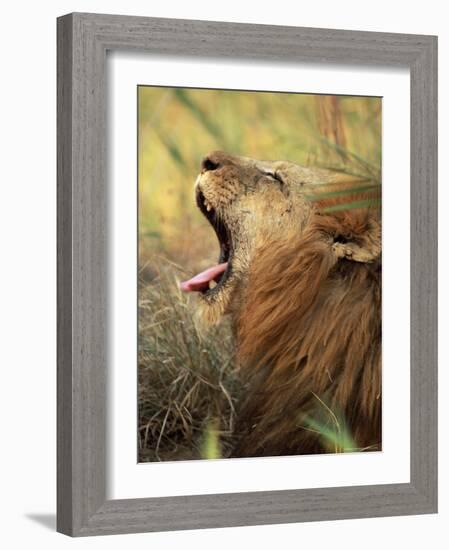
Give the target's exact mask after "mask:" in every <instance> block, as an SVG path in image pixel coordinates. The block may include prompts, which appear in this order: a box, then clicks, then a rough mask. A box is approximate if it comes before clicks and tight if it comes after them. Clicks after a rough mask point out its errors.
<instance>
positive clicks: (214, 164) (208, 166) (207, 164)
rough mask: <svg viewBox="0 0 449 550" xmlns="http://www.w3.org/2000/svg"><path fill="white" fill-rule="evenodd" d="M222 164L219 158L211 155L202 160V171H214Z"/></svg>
mask: <svg viewBox="0 0 449 550" xmlns="http://www.w3.org/2000/svg"><path fill="white" fill-rule="evenodd" d="M219 166H220V163H219V162H218V160H217V159H215V158H213V157H212V156H211V155H208V156H207V157H204V158H203V160H202V162H201V172H212V171H213V170H216V169H217V168H218V167H219Z"/></svg>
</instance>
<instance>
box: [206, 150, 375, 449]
mask: <svg viewBox="0 0 449 550" xmlns="http://www.w3.org/2000/svg"><path fill="white" fill-rule="evenodd" d="M208 160H210V162H209V164H208V166H210V167H209V168H207V169H204V170H203V172H202V173H201V175H200V176H199V179H198V181H197V186H198V189H200V190H201V192H202V193H203V195H204V197H205V200H207V201H208V203H209V204H211V205H212V206H213V207H214V208H215V209H216V211H217V213H218V214H219V215H220V216H221V217H222V218H223V219H224V220H225V221H226V223H227V226H228V228H229V230H230V231H231V234H232V239H233V244H234V248H235V254H234V258H233V260H232V275H231V278H230V279H229V280H228V281H226V284H225V285H223V286H224V288H223V290H222V291H221V292H220V293H219V294H218V295H217V296H215V295H214V297H213V299H212V298H210V299H209V298H207V297H206V298H205V299H204V304H205V307H206V311H209V312H210V313H209V319H213V320H216V318H217V317H218V316H219V315H221V314H222V313H223V312H224V311H225V310H226V311H227V312H228V313H231V315H232V317H233V326H234V332H235V336H236V346H237V359H238V362H239V364H240V369H241V374H242V378H243V381H244V384H245V392H244V393H245V397H244V398H243V399H242V401H241V403H240V404H239V405H238V408H237V422H236V427H235V432H236V435H237V444H236V446H235V448H234V451H233V452H232V456H263V455H265V456H268V455H288V454H305V453H318V452H326V451H328V450H329V448H328V445H327V444H326V442H325V441H323V438H322V436H321V435H320V434H319V433H317V430H314V429H313V424H311V423H310V420H311V419H312V420H313V419H315V420H316V419H320V420H323V419H324V422H325V423H329V419H331V424H332V423H333V426H334V428H336V429H337V431H338V430H343V429H345V428H348V430H349V432H350V433H351V435H352V440H353V442H354V446H355V447H356V448H357V449H370V450H372V449H380V448H381V225H380V216H379V210H378V209H376V210H372V209H352V210H345V211H343V212H336V211H334V212H332V213H330V212H327V213H326V210H325V207H329V206H332V204H334V205H335V204H338V203H339V202H342V201H343V202H344V201H345V200H347V196H346V197H344V198H343V199H341V198H338V197H339V193H334V192H333V191H335V189H338V188H340V189H342V188H343V189H346V188H348V187H350V186H353V185H354V183H353V182H349V181H348V178H347V177H344V178H343V180H341V178H340V176H339V175H338V174H337V175H336V174H335V173H331V172H327V171H323V170H319V169H311V168H304V167H300V166H297V165H295V164H293V163H288V162H273V163H269V162H260V161H254V160H253V159H245V158H242V157H233V156H231V155H227V154H226V153H222V152H214V153H212V154H211V155H210V156H209V157H208ZM270 174H276V175H281V176H282V178H281V180H279V178H274V177H273V176H272V175H270ZM339 178H340V180H341V181H342V183H341V185H340V187H335V185H336V183H338V182H339V181H340V180H339ZM329 186H330V187H329ZM362 187H363V186H361V187H360V189H361V190H362ZM329 189H330V190H331V191H332V193H330V195H332V196H334V195H336V196H337V198H331V199H329V200H318V201H316V200H315V201H313V200H311V199H310V197H312V196H315V198H316V196H317V193H318V194H319V193H326V192H328V191H329ZM351 189H352V187H351ZM366 189H367V188H366V183H365V184H364V187H363V192H364V193H365V191H366ZM231 191H232V193H231ZM377 192H378V191H376V193H377ZM366 196H371V195H370V193H368V194H367V195H366V194H361V195H360V196H359V197H358V200H360V199H361V198H365V197H366ZM320 197H324V198H325V197H326V194H322V195H319V198H320ZM356 199H357V197H356ZM208 308H209V309H208ZM343 424H344V425H343Z"/></svg>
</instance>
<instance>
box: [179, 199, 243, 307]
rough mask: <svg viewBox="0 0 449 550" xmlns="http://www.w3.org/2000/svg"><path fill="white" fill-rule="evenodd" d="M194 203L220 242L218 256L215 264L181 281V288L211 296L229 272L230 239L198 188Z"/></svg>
mask: <svg viewBox="0 0 449 550" xmlns="http://www.w3.org/2000/svg"><path fill="white" fill-rule="evenodd" d="M196 203H197V205H198V208H199V209H200V210H201V212H202V213H203V214H204V216H205V217H206V218H207V219H208V220H209V223H210V224H211V225H212V227H213V228H214V230H215V233H216V235H217V238H218V242H219V243H220V256H219V258H218V263H217V265H214V266H212V267H210V268H209V269H206V270H205V271H202V272H201V273H198V274H197V275H195V276H194V277H192V278H191V279H189V280H188V281H183V282H182V283H181V290H183V291H184V292H195V291H196V292H201V293H203V294H204V295H207V296H211V295H213V294H216V293H217V292H219V291H220V289H221V288H222V287H223V285H224V284H225V282H226V280H227V279H228V278H229V275H230V274H231V270H232V255H233V248H232V240H231V234H230V231H229V230H228V227H227V226H226V223H225V222H224V220H223V219H221V218H220V216H219V215H218V214H217V212H216V210H215V208H213V207H212V206H211V205H210V204H209V203H208V202H207V200H206V198H205V196H204V195H203V193H202V192H201V191H199V190H198V191H197V193H196Z"/></svg>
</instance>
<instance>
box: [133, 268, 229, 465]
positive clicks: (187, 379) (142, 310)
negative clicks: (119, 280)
mask: <svg viewBox="0 0 449 550" xmlns="http://www.w3.org/2000/svg"><path fill="white" fill-rule="evenodd" d="M180 275H181V271H180V270H179V269H178V268H176V267H175V266H173V265H172V264H169V263H167V262H162V263H161V264H160V265H159V266H157V268H156V269H155V272H154V279H153V280H152V281H151V282H143V281H142V282H141V286H140V293H139V395H138V397H139V399H138V401H139V458H140V460H141V461H149V460H179V459H183V460H187V459H192V458H201V457H205V458H217V457H218V456H221V454H222V453H223V454H225V453H226V452H227V450H228V447H229V446H230V444H231V442H232V435H233V427H234V414H235V402H236V400H237V398H238V395H239V392H240V382H239V377H238V375H237V371H236V369H235V366H234V364H233V361H232V338H231V331H230V327H229V326H228V324H227V323H226V322H225V323H222V324H221V325H220V327H218V328H212V329H209V330H206V329H203V328H201V325H200V323H199V322H198V321H197V320H196V319H195V318H194V317H193V316H192V311H193V310H194V307H193V305H192V304H191V303H189V297H186V295H184V294H182V293H181V292H180V291H179V290H178V286H179V285H178V282H179V277H180Z"/></svg>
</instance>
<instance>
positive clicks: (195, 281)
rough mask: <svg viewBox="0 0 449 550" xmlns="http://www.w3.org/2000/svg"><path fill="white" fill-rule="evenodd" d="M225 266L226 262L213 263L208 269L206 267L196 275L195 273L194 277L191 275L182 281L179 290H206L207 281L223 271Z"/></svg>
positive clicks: (207, 286) (226, 265)
mask: <svg viewBox="0 0 449 550" xmlns="http://www.w3.org/2000/svg"><path fill="white" fill-rule="evenodd" d="M227 267H228V262H225V263H223V264H218V265H214V267H210V268H209V269H206V271H202V272H201V273H198V275H195V277H192V278H191V279H189V280H188V281H184V282H182V283H181V290H183V291H184V292H193V291H195V290H207V289H208V288H209V283H210V282H211V281H213V280H214V279H217V277H219V276H220V275H221V274H222V273H224V272H225V271H226V268H227Z"/></svg>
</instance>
